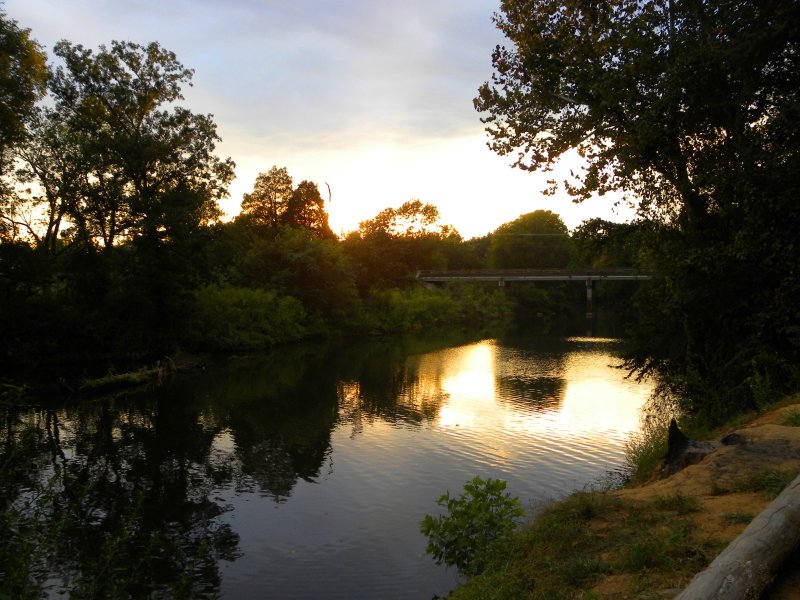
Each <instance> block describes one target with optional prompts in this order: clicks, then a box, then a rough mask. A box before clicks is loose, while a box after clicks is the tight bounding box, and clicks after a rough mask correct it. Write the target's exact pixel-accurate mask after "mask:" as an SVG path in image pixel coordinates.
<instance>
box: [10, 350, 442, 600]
mask: <svg viewBox="0 0 800 600" xmlns="http://www.w3.org/2000/svg"><path fill="white" fill-rule="evenodd" d="M436 345H437V346H439V347H442V346H445V345H446V342H440V343H438V344H436ZM430 349H432V348H431V346H430V345H426V346H424V347H421V346H403V345H398V344H396V343H394V344H376V345H371V346H366V347H364V346H361V347H359V348H348V349H344V350H343V349H341V348H339V349H337V350H334V351H332V352H331V351H329V349H326V348H309V347H306V348H297V349H293V350H284V351H282V352H281V353H278V354H276V355H273V356H270V357H266V358H260V359H241V360H238V361H231V362H229V363H228V364H226V365H225V366H224V367H223V368H213V369H210V370H209V371H208V372H205V373H200V374H197V375H194V376H192V377H189V378H187V379H182V380H180V381H177V382H175V383H173V384H171V385H168V386H166V387H163V388H158V389H152V390H146V391H141V392H137V393H131V394H127V395H122V396H117V397H115V398H105V399H101V400H89V401H86V400H84V401H81V402H80V403H70V404H67V405H64V404H63V403H62V404H60V405H57V404H55V403H54V404H53V405H47V406H45V405H42V406H39V407H36V408H29V407H24V406H16V405H15V404H14V403H13V402H11V401H10V400H9V401H6V402H4V403H3V404H2V406H1V407H0V408H1V409H2V413H3V417H4V419H3V423H2V425H1V426H0V436H1V438H0V441H2V448H0V509H2V515H3V516H2V517H0V576H1V578H0V597H1V596H4V595H5V596H9V597H13V598H27V597H40V596H41V595H42V594H43V593H46V591H50V592H53V591H56V592H58V591H59V590H61V591H64V592H65V593H69V595H70V596H72V597H170V598H181V597H183V598H202V597H212V596H215V595H218V594H219V592H220V586H221V574H220V573H221V571H220V561H233V560H236V558H237V557H238V556H239V554H240V550H239V536H238V534H237V533H236V532H235V531H234V530H233V529H232V528H231V527H230V525H228V524H224V523H223V522H222V519H220V516H221V515H222V514H223V513H224V512H225V511H226V510H228V507H227V506H225V505H224V504H223V501H222V500H220V499H219V497H218V496H217V492H218V491H219V490H220V489H222V488H231V487H233V488H234V489H236V490H240V491H248V490H250V491H258V492H259V493H260V494H262V495H265V496H267V497H270V498H272V499H273V500H274V501H275V502H279V503H280V502H283V501H285V500H286V499H287V498H288V497H290V496H291V494H292V491H293V488H294V487H295V485H296V484H297V482H298V481H299V480H301V479H302V480H306V481H313V480H315V479H317V478H318V477H319V476H320V472H321V470H322V467H323V465H324V464H325V461H326V458H327V457H328V455H329V453H330V445H331V432H332V430H333V428H334V427H335V426H337V425H338V424H342V423H353V427H354V432H355V431H356V430H357V419H356V418H355V416H354V415H356V413H358V414H360V415H364V416H365V418H367V419H370V420H374V419H381V420H385V421H387V422H390V423H397V424H402V425H404V426H408V425H411V426H413V427H417V426H419V425H421V424H422V423H423V422H426V421H430V420H432V419H434V418H435V416H436V414H437V412H438V410H439V408H440V406H441V400H442V391H441V387H440V386H436V385H435V386H434V387H435V388H436V389H431V390H428V389H421V388H420V378H419V376H418V372H417V371H418V365H417V363H416V362H415V361H414V360H413V359H412V360H409V359H408V357H409V354H410V353H413V352H415V351H416V352H422V351H426V350H430ZM343 382H349V383H347V385H350V386H352V387H351V389H355V390H357V393H356V394H355V396H353V397H352V398H351V402H350V403H348V402H345V401H343V399H342V397H341V396H340V395H341V393H342V389H343V387H342V386H343ZM426 385H427V384H426ZM398 399H399V400H398ZM222 439H226V440H228V442H229V444H228V447H226V448H220V447H219V443H218V442H219V441H220V440H222Z"/></svg>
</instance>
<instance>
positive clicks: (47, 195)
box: [0, 0, 800, 422]
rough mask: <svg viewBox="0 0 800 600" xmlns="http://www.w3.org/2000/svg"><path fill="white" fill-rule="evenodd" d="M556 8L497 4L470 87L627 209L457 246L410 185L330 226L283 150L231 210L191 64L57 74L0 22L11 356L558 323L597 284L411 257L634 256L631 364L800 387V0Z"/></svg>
mask: <svg viewBox="0 0 800 600" xmlns="http://www.w3.org/2000/svg"><path fill="white" fill-rule="evenodd" d="M539 4H540V5H541V7H542V10H541V11H533V12H531V11H530V10H528V8H529V7H528V6H527V5H526V4H525V3H524V2H517V1H516V0H509V1H508V2H504V3H503V6H502V8H501V12H500V13H498V15H497V16H496V24H497V26H498V27H499V28H500V30H501V31H502V33H503V34H504V35H505V36H506V37H507V38H508V46H507V47H498V48H497V49H496V51H495V53H494V55H493V57H492V60H493V64H494V69H495V72H494V74H493V76H492V80H491V82H487V83H486V84H485V85H484V86H482V87H481V88H480V90H479V95H478V97H477V98H476V99H475V100H474V103H475V108H476V109H477V110H478V111H479V112H480V113H482V115H483V116H482V117H481V119H482V121H483V122H484V123H485V124H486V126H487V132H488V134H489V137H490V145H491V146H492V148H493V149H494V150H495V151H497V152H498V153H500V154H503V155H505V154H512V155H513V156H516V166H518V167H520V168H523V169H526V170H537V169H543V168H547V167H548V166H552V165H553V163H554V161H556V160H557V159H558V158H559V157H560V156H561V155H562V154H563V153H564V152H566V151H567V150H569V149H577V150H578V151H579V152H580V153H581V154H582V155H583V156H584V157H585V158H586V160H587V164H586V168H585V169H584V170H583V171H582V172H580V173H577V174H576V177H577V181H576V182H574V183H572V184H568V185H567V191H568V192H569V193H570V194H571V195H573V196H574V198H575V199H576V200H577V201H581V200H584V199H586V198H588V197H590V196H591V195H592V194H603V193H605V192H610V191H618V190H623V191H624V192H626V193H628V194H630V195H632V196H633V197H635V198H636V199H637V201H638V206H639V208H638V216H637V220H636V221H634V222H633V223H629V224H614V223H608V222H605V221H602V220H600V219H594V220H590V221H587V222H585V223H584V224H582V225H581V226H580V227H578V228H577V229H576V230H575V231H573V232H568V231H567V229H566V227H565V226H564V224H563V222H561V220H560V219H559V218H558V216H557V215H554V214H552V213H548V212H547V211H534V212H532V213H529V214H527V215H522V216H520V217H519V218H518V219H516V220H515V221H513V222H511V223H506V224H504V225H502V226H501V227H500V228H498V230H497V231H495V232H493V234H491V235H488V236H485V237H483V238H477V239H473V240H462V239H461V238H460V236H459V235H458V233H457V232H456V231H455V230H453V228H452V227H449V226H447V225H444V224H441V223H439V218H438V211H436V208H435V207H434V206H432V205H429V204H425V203H423V202H422V201H419V200H409V201H408V202H406V203H405V204H403V205H402V206H400V207H388V208H386V209H385V210H383V211H381V212H379V213H378V214H377V215H376V216H375V217H374V218H372V219H369V220H367V221H364V222H363V223H361V224H360V226H359V228H358V230H356V231H354V232H352V233H350V234H348V235H347V236H346V237H345V238H344V239H339V238H337V237H336V236H335V235H333V233H332V232H331V230H330V227H329V225H328V222H327V214H326V213H325V206H324V202H323V200H322V198H321V196H320V193H319V189H318V187H317V185H316V183H314V182H311V181H301V182H299V183H297V184H295V182H294V181H293V180H292V178H291V176H290V175H289V172H288V169H287V168H285V167H278V166H273V167H272V168H270V169H268V170H267V171H265V172H263V173H261V174H259V176H258V177H257V178H256V181H255V182H254V186H253V190H252V192H251V193H248V194H245V196H244V198H243V199H242V213H241V214H240V215H239V216H237V217H236V218H235V219H233V220H232V221H230V222H227V223H224V222H222V221H221V219H220V217H221V212H220V209H219V204H218V201H219V200H220V199H221V198H223V197H225V196H226V195H227V193H228V192H227V187H228V184H229V183H230V181H231V178H232V177H233V168H234V164H233V161H232V160H231V159H229V158H220V157H218V156H217V155H216V154H215V148H216V145H217V143H218V142H219V136H218V134H217V128H216V124H215V123H214V121H213V119H212V117H211V116H210V115H205V114H197V113H194V112H192V111H190V110H188V109H186V108H183V107H181V106H180V102H181V100H182V96H181V90H182V88H183V87H184V86H186V85H189V84H190V83H191V78H192V74H193V72H192V70H191V69H188V68H186V67H184V65H182V64H181V63H180V62H179V61H178V59H177V57H176V56H175V55H174V54H173V53H171V52H169V51H167V50H165V49H164V48H162V47H161V46H160V45H159V44H157V43H150V44H148V45H146V46H142V45H138V44H135V43H132V42H111V43H110V45H108V46H101V47H100V48H98V49H97V50H90V49H86V48H84V47H83V46H81V45H80V44H73V43H71V42H68V41H61V42H59V43H58V44H56V46H55V47H54V49H53V53H54V55H55V56H56V58H57V59H58V64H57V66H55V67H49V66H48V64H47V57H46V55H45V54H44V52H43V51H42V49H41V48H40V47H39V46H38V45H37V44H36V43H35V42H34V41H33V39H32V38H31V36H30V32H29V31H28V30H26V29H24V28H21V27H20V26H19V25H18V24H17V23H16V22H15V21H13V20H12V19H10V18H8V17H7V16H6V15H5V14H0V45H1V46H2V49H3V54H2V58H3V60H0V94H1V95H2V110H0V183H1V185H0V311H1V312H2V316H3V318H2V320H0V327H1V328H2V330H1V331H0V357H2V360H3V363H4V364H5V365H7V366H8V367H9V368H10V369H11V368H13V366H14V365H19V364H38V363H39V362H45V361H50V362H59V363H64V362H66V361H69V362H71V363H73V364H76V365H84V364H92V363H93V364H102V363H105V364H108V365H113V364H114V363H115V362H116V361H123V360H148V359H152V358H153V357H158V356H163V355H164V354H168V353H172V352H174V351H175V350H176V349H184V350H192V351H197V350H209V351H221V352H233V351H240V350H257V349H264V348H270V347H274V346H275V345H277V344H282V343H287V342H293V341H299V340H307V339H315V338H325V337H330V336H343V335H344V336H358V335H372V334H388V333H399V332H422V331H430V330H435V329H437V328H451V329H452V328H459V327H463V328H467V329H470V330H472V331H475V330H478V329H479V328H481V327H484V326H487V327H489V326H495V325H498V324H503V323H505V324H507V325H513V326H515V327H516V326H519V325H520V324H522V323H524V322H525V321H539V322H555V321H556V320H557V319H558V318H559V317H565V318H568V317H570V316H576V315H580V313H581V312H582V311H583V308H584V304H583V302H584V292H583V290H581V289H580V286H569V285H555V284H548V285H546V286H542V285H528V286H521V285H520V286H510V287H508V288H507V289H506V290H505V291H503V290H499V289H498V288H496V287H491V286H484V285H460V286H455V285H453V286H445V287H444V288H443V289H441V290H437V291H431V290H427V289H425V288H423V287H421V286H419V285H418V284H416V283H415V281H414V274H415V272H416V271H417V270H418V269H442V268H481V267H507V268H518V267H565V266H573V267H589V266H593V267H634V268H640V269H646V270H648V271H651V272H654V273H655V275H656V277H655V278H654V280H653V281H652V282H651V283H649V284H646V285H644V284H637V285H635V286H625V285H620V284H616V285H614V286H606V289H604V290H603V294H602V297H604V298H605V299H606V305H613V306H614V309H615V311H616V312H619V313H620V314H621V315H622V316H623V317H624V321H625V322H627V324H628V325H627V329H626V331H625V338H626V344H627V347H626V350H625V364H626V366H627V367H628V369H629V371H630V372H631V374H634V375H636V376H647V375H653V376H656V377H658V378H659V380H660V381H661V382H663V384H664V385H665V388H666V389H668V390H669V391H670V392H671V393H672V394H673V397H675V398H677V399H678V401H679V403H680V407H681V409H682V410H684V411H685V412H689V413H691V412H699V413H705V415H706V416H707V417H708V419H709V421H712V422H713V421H715V420H720V419H722V418H724V417H725V415H727V414H730V413H735V412H740V411H743V410H749V409H754V408H758V407H760V406H763V405H764V404H765V403H767V402H769V401H770V400H771V399H774V398H776V397H777V395H778V394H781V393H784V392H787V391H794V390H796V389H798V387H800V367H798V365H800V308H799V307H800V305H799V304H798V303H797V301H796V299H797V298H798V297H799V296H800V276H798V273H797V266H796V265H798V264H800V244H798V243H797V231H798V230H800V203H798V197H800V186H798V174H800V163H799V162H798V158H799V156H798V145H799V143H800V135H799V134H798V123H800V118H798V115H799V114H800V113H799V112H798V102H797V95H798V89H799V88H800V79H798V78H799V77H800V75H799V74H800V68H798V63H800V47H799V46H800V44H799V43H798V38H797V31H798V29H800V8H798V5H797V3H796V2H792V1H791V0H778V1H776V2H774V3H769V4H766V5H761V4H759V3H733V4H731V3H725V2H721V1H718V0H709V1H708V2H704V3H700V4H697V3H688V2H681V1H676V2H674V3H667V4H665V3H663V2H657V1H652V2H643V3H639V4H636V5H635V6H633V5H630V4H629V3H627V4H626V3H624V2H622V3H621V2H610V3H607V4H605V5H604V6H603V7H602V9H597V10H594V9H590V8H587V6H585V3H581V2H572V1H571V0H567V1H566V2H561V0H559V1H556V0H541V1H540V3H539ZM701 9H702V10H701ZM576 31H578V32H583V34H582V35H580V36H576V35H575V32H576ZM620 65H625V68H624V69H623V68H620ZM265 168H266V165H265ZM554 183H555V182H554ZM529 233H551V234H552V233H555V234H560V235H549V236H539V237H537V236H529V235H527V234H529ZM546 240H549V242H547V243H549V245H545V244H546Z"/></svg>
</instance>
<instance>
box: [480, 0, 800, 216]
mask: <svg viewBox="0 0 800 600" xmlns="http://www.w3.org/2000/svg"><path fill="white" fill-rule="evenodd" d="M501 7H502V8H501V10H502V14H499V15H496V16H495V22H496V24H497V26H498V27H499V28H500V30H501V31H502V32H503V33H504V34H505V35H506V36H507V37H508V39H509V41H510V42H511V44H512V45H511V47H510V48H505V47H500V46H498V47H497V48H496V50H495V51H494V54H493V57H492V60H493V64H494V68H495V73H494V75H493V77H492V82H491V83H485V84H484V85H483V86H482V87H481V88H480V91H479V96H478V97H477V98H476V99H475V107H476V108H477V109H478V110H479V111H481V112H484V113H487V116H486V117H485V118H483V119H482V120H483V122H484V123H486V124H487V131H488V133H489V135H490V137H491V140H492V141H491V144H490V145H491V147H492V148H493V149H494V150H495V151H497V152H499V153H500V154H503V155H505V154H509V153H516V160H515V163H514V164H515V166H518V167H521V168H523V169H530V170H536V169H540V168H547V167H549V166H551V165H552V164H553V163H554V161H556V160H557V159H558V158H559V157H560V156H562V155H563V154H564V153H565V152H566V151H568V150H570V149H577V150H578V151H579V152H580V154H581V155H582V156H583V157H584V158H585V159H586V160H587V162H588V166H587V167H586V168H585V170H584V171H583V173H581V174H578V175H577V180H578V181H577V184H575V185H574V186H569V185H568V190H569V191H570V192H571V193H572V194H573V195H574V196H575V197H576V198H577V199H585V198H588V197H589V196H590V195H591V194H592V193H594V192H599V193H601V194H602V193H604V192H607V191H611V190H617V189H623V190H630V191H632V192H634V194H635V195H636V196H637V197H638V198H639V199H640V201H641V209H642V211H644V212H651V213H654V214H657V215H659V216H660V217H661V218H669V219H673V220H674V219H675V218H677V219H678V220H679V221H680V222H681V223H682V224H684V225H689V224H692V225H698V226H699V225H700V224H702V223H703V222H704V221H706V220H707V217H708V215H709V214H710V213H712V212H715V211H717V210H719V209H721V208H724V207H730V206H731V205H735V204H737V203H741V202H742V201H743V198H742V196H743V195H744V194H742V191H744V190H746V189H748V188H751V187H752V185H753V184H754V183H755V182H757V181H765V180H767V179H768V176H769V175H770V173H772V174H776V173H783V174H785V173H788V172H790V171H788V168H789V167H790V166H796V152H795V149H796V145H797V139H798V119H797V118H796V114H797V112H796V111H797V100H796V98H797V96H796V94H797V89H798V87H799V86H800V54H799V53H798V44H800V41H799V40H798V36H797V28H798V22H799V21H800V5H798V4H797V2H795V1H794V0H773V1H770V2H738V1H734V0H705V1H689V0H645V1H638V0H609V1H605V2H588V1H585V0H567V1H566V2H565V1H564V0H504V1H503V2H502V5H501ZM789 163H792V165H790V164H789ZM742 185H746V186H747V187H746V188H744V189H743V188H742V187H741V186H742ZM736 190H738V191H739V193H731V192H735V191H736Z"/></svg>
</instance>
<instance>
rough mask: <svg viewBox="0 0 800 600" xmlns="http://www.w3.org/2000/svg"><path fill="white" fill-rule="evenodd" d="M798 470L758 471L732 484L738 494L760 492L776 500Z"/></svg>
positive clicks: (747, 474)
mask: <svg viewBox="0 0 800 600" xmlns="http://www.w3.org/2000/svg"><path fill="white" fill-rule="evenodd" d="M797 474H798V470H797V469H790V470H779V469H760V470H757V471H751V472H749V473H746V474H744V475H743V476H742V477H740V478H739V479H738V480H737V481H736V483H735V484H734V489H735V490H736V491H739V492H761V493H764V494H766V495H767V496H768V497H769V498H777V496H778V495H779V494H780V493H781V492H782V491H783V490H784V488H785V487H786V486H787V485H789V484H790V483H791V482H792V481H794V479H795V477H797Z"/></svg>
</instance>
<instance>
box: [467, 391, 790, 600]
mask: <svg viewBox="0 0 800 600" xmlns="http://www.w3.org/2000/svg"><path fill="white" fill-rule="evenodd" d="M797 402H800V396H794V397H792V398H790V399H788V400H787V401H785V402H784V403H782V404H781V405H780V406H777V407H774V408H773V409H771V410H770V411H768V412H766V413H764V414H761V415H757V416H754V417H753V418H752V420H750V421H749V422H747V423H744V424H742V423H737V424H736V425H735V426H729V427H727V428H723V429H721V430H718V431H716V432H714V434H713V436H711V437H712V438H714V439H719V438H721V437H722V436H723V435H727V434H728V433H731V432H732V431H733V430H735V431H736V433H737V434H739V435H740V436H742V438H744V439H745V440H746V441H745V442H744V443H743V444H742V445H737V446H723V447H721V448H720V449H718V450H716V451H715V452H714V453H713V454H712V455H710V456H709V457H707V458H706V459H705V460H704V461H703V462H701V463H700V464H697V465H692V466H689V467H687V468H686V469H684V470H682V471H680V472H678V473H676V474H675V475H673V476H671V477H669V478H667V479H662V480H658V479H654V478H652V479H650V480H649V481H647V482H646V483H644V484H641V485H631V486H630V487H627V488H624V489H620V490H610V491H602V492H580V493H577V494H574V495H572V496H570V497H568V498H567V499H565V500H563V501H561V502H558V503H555V504H553V505H550V506H548V507H546V508H544V509H543V510H542V511H541V512H539V514H538V515H537V517H536V518H535V520H534V521H532V522H531V523H530V524H528V525H525V526H523V527H521V528H520V529H518V530H517V532H516V533H515V535H514V537H513V540H512V543H511V545H510V546H509V547H508V548H506V549H505V550H504V551H503V552H502V553H498V555H496V556H495V557H494V559H493V562H492V564H491V565H490V567H489V569H487V571H486V572H485V573H484V574H482V575H480V576H477V577H473V578H471V579H470V580H469V581H468V582H467V583H466V584H464V585H463V586H461V587H460V588H458V589H457V590H455V592H454V593H453V594H452V598H454V599H456V600H464V599H482V600H483V599H487V598H497V599H501V598H503V599H505V598H543V599H544V598H547V599H558V598H625V597H636V598H665V597H667V598H669V597H673V596H674V595H675V594H676V593H677V592H678V590H679V589H681V588H683V587H685V586H686V585H687V584H688V583H689V581H690V580H691V579H692V577H693V576H694V575H695V574H696V573H697V572H699V571H700V570H702V569H703V568H705V567H706V566H707V565H708V564H709V563H710V562H711V561H712V560H713V559H714V558H715V557H716V555H717V554H718V553H719V552H721V551H722V550H723V549H724V548H725V546H727V544H728V543H730V542H731V541H732V540H733V539H734V538H735V537H736V536H737V535H738V534H739V533H741V531H742V530H743V529H744V528H745V527H746V526H747V524H748V523H749V522H750V521H751V520H752V519H753V518H754V517H755V516H756V515H757V514H758V513H759V512H761V510H763V508H764V507H765V506H766V505H767V504H768V503H769V502H770V501H771V500H772V499H773V498H774V497H775V496H777V495H778V494H779V493H780V491H781V490H782V489H783V488H784V487H785V486H786V485H787V484H788V483H789V482H790V481H792V480H793V479H794V477H796V476H797V474H798V473H800V460H798V459H797V457H798V456H800V427H798V424H799V423H800V405H798V404H796V403H797ZM795 583H796V582H795ZM788 585H790V586H791V585H793V584H791V583H790V584H788ZM774 594H775V595H773V596H772V597H774V598H789V597H794V596H789V595H786V594H783V593H782V592H781V591H780V590H778V591H776V592H774Z"/></svg>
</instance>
